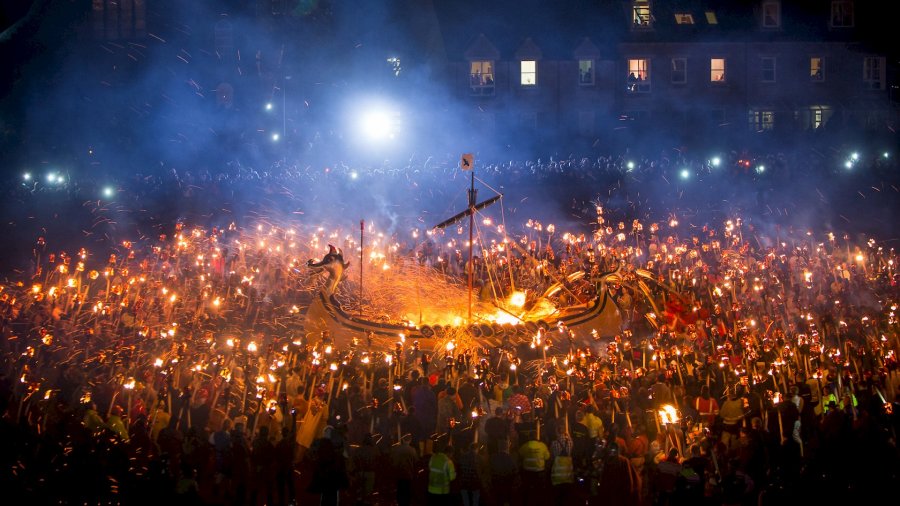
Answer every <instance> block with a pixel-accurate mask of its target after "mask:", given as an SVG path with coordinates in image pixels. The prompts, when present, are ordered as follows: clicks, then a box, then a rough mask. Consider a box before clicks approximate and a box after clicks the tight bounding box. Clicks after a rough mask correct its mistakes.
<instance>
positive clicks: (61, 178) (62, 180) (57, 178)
mask: <svg viewBox="0 0 900 506" xmlns="http://www.w3.org/2000/svg"><path fill="white" fill-rule="evenodd" d="M56 182H57V184H63V183H65V182H66V180H65V178H63V177H62V176H56Z"/></svg>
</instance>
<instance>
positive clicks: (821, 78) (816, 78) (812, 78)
mask: <svg viewBox="0 0 900 506" xmlns="http://www.w3.org/2000/svg"><path fill="white" fill-rule="evenodd" d="M813 60H819V68H818V71H819V75H818V76H816V74H815V71H816V68H815V66H814V65H813ZM809 80H810V81H812V82H814V83H821V82H824V81H825V57H823V56H810V57H809Z"/></svg>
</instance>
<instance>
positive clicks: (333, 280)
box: [306, 244, 350, 296]
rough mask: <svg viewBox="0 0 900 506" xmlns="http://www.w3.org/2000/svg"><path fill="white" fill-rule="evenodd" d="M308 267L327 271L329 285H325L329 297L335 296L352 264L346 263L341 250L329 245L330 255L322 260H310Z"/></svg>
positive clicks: (307, 263)
mask: <svg viewBox="0 0 900 506" xmlns="http://www.w3.org/2000/svg"><path fill="white" fill-rule="evenodd" d="M306 266H307V267H309V268H310V269H318V270H325V271H327V272H328V283H326V285H325V293H326V295H328V296H331V295H333V294H334V292H335V290H337V287H338V284H340V282H341V280H342V279H343V278H344V271H346V269H347V268H348V267H350V262H344V252H343V251H342V250H341V249H340V248H335V247H334V246H333V245H331V244H329V245H328V253H327V254H326V255H325V256H324V257H322V260H319V261H318V262H316V261H315V260H312V259H310V260H308V261H307V262H306Z"/></svg>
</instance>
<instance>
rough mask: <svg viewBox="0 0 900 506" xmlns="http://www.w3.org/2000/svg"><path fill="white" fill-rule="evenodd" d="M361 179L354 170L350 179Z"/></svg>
mask: <svg viewBox="0 0 900 506" xmlns="http://www.w3.org/2000/svg"><path fill="white" fill-rule="evenodd" d="M358 177H359V174H358V173H357V172H356V171H355V170H354V171H353V172H351V173H350V179H356V178H358Z"/></svg>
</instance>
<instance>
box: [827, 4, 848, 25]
mask: <svg viewBox="0 0 900 506" xmlns="http://www.w3.org/2000/svg"><path fill="white" fill-rule="evenodd" d="M831 26H832V28H852V27H853V2H852V1H850V0H835V1H833V2H831Z"/></svg>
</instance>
